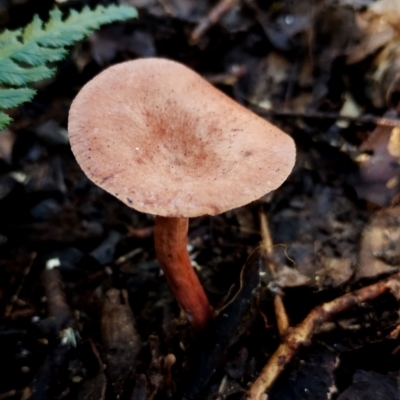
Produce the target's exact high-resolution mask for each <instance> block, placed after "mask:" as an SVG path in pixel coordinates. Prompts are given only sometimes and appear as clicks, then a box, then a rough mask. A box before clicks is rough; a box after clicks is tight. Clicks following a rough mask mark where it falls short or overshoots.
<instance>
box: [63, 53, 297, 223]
mask: <svg viewBox="0 0 400 400" xmlns="http://www.w3.org/2000/svg"><path fill="white" fill-rule="evenodd" d="M68 130H69V135H70V142H71V147H72V151H73V153H74V155H75V157H76V159H77V161H78V163H79V164H80V166H81V168H82V169H83V171H84V172H85V173H86V175H87V176H88V177H89V179H91V180H92V181H93V182H94V183H96V184H97V185H98V186H100V187H102V188H103V189H104V190H106V191H107V192H109V193H111V194H112V195H114V196H115V197H117V198H118V199H119V200H121V201H122V202H124V203H125V204H126V205H128V206H129V207H132V208H134V209H136V210H138V211H142V212H145V213H151V214H155V215H161V216H165V217H196V216H201V215H206V214H208V215H215V214H219V213H222V212H224V211H227V210H230V209H232V208H236V207H240V206H242V205H245V204H247V203H249V202H251V201H253V200H256V199H258V198H259V197H261V196H263V195H264V194H266V193H268V192H270V191H271V190H274V189H276V188H277V187H279V186H280V185H281V184H282V183H283V182H284V181H285V179H286V178H287V176H288V175H289V173H290V171H291V170H292V168H293V165H294V161H295V156H296V150H295V146H294V142H293V140H292V139H291V138H290V137H289V136H287V135H286V134H285V133H283V132H282V131H281V130H280V129H278V128H277V127H275V126H273V125H271V124H270V123H269V122H267V121H265V120H263V119H262V118H260V117H258V116H257V115H255V114H254V113H252V112H251V111H249V110H247V109H246V108H244V107H242V106H241V105H239V104H237V103H236V102H234V101H233V100H232V99H230V98H229V97H228V96H226V95H225V94H223V93H222V92H220V91H219V90H217V89H216V88H214V87H213V86H212V85H210V84H209V83H208V82H207V81H205V80H204V79H203V78H202V77H200V76H199V75H198V74H197V73H195V72H194V71H192V70H191V69H189V68H187V67H185V66H184V65H182V64H179V63H177V62H174V61H170V60H166V59H161V58H148V59H139V60H134V61H128V62H124V63H122V64H118V65H114V66H112V67H110V68H108V69H106V70H104V71H103V72H101V73H100V74H99V75H98V76H96V77H95V78H94V79H92V80H91V81H90V82H88V83H87V84H86V85H85V86H84V87H83V88H82V90H81V91H80V92H79V94H78V95H77V97H76V98H75V99H74V101H73V103H72V105H71V110H70V113H69V124H68Z"/></svg>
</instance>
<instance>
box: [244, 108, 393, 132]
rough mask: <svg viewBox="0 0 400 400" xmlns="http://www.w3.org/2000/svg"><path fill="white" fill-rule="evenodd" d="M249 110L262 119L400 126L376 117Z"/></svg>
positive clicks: (390, 120) (317, 112)
mask: <svg viewBox="0 0 400 400" xmlns="http://www.w3.org/2000/svg"><path fill="white" fill-rule="evenodd" d="M249 108H250V109H251V110H253V111H254V112H255V113H257V114H258V115H260V116H263V117H271V116H273V117H292V118H310V119H332V120H338V121H348V122H351V123H355V124H374V125H379V126H389V127H393V128H395V127H396V126H400V119H396V118H386V117H378V116H376V115H360V116H359V117H350V116H345V115H340V114H337V113H334V112H323V111H294V110H284V109H283V110H277V109H270V110H267V109H265V108H262V107H259V106H257V105H255V104H250V105H249Z"/></svg>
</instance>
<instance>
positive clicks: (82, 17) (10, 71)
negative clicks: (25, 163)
mask: <svg viewBox="0 0 400 400" xmlns="http://www.w3.org/2000/svg"><path fill="white" fill-rule="evenodd" d="M136 17H137V11H136V9H135V8H133V7H130V6H126V5H111V6H107V7H106V6H101V5H100V6H97V7H96V8H95V9H93V10H92V9H90V8H88V7H84V8H83V9H82V10H81V11H79V12H78V11H75V10H71V11H70V13H69V15H68V16H67V17H66V18H64V19H63V16H62V13H61V11H60V10H59V9H54V10H52V11H51V12H50V15H49V20H48V21H47V22H46V23H44V22H43V21H42V20H41V19H40V18H39V17H38V16H37V15H36V16H35V17H34V18H33V20H32V22H31V23H30V24H28V25H27V26H26V27H25V28H23V29H17V30H14V31H9V30H6V31H4V32H3V33H2V34H1V35H0V84H1V85H3V86H6V87H7V86H11V87H12V86H14V87H15V86H16V87H18V86H26V85H28V84H29V83H32V82H38V81H40V80H43V79H46V78H49V77H51V76H52V75H54V73H55V69H54V68H51V67H49V65H48V64H49V63H52V62H55V61H59V60H61V59H63V58H64V57H65V56H66V55H67V54H68V50H67V49H66V47H67V46H71V45H72V44H74V43H75V42H77V41H79V40H82V39H83V38H85V37H87V36H89V35H90V34H91V33H92V32H93V31H94V30H95V29H97V28H99V27H100V26H101V25H104V24H108V23H111V22H115V21H123V20H127V19H131V18H136ZM13 90H14V91H13ZM21 90H23V89H1V88H0V129H4V127H5V126H7V124H8V123H9V122H10V121H11V119H10V117H8V116H7V115H6V114H4V113H2V112H1V110H3V109H6V108H10V107H15V106H17V105H19V104H21V103H22V102H25V101H29V100H30V99H31V98H32V97H33V95H34V93H35V91H34V90H33V89H29V88H26V91H21ZM7 96H10V97H9V98H8V97H7ZM11 104H14V105H11Z"/></svg>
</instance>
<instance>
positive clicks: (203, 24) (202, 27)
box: [190, 0, 238, 44]
mask: <svg viewBox="0 0 400 400" xmlns="http://www.w3.org/2000/svg"><path fill="white" fill-rule="evenodd" d="M237 2H238V0H220V1H219V2H218V3H217V4H216V5H215V6H214V7H213V8H212V9H211V11H210V12H209V14H208V15H207V16H206V17H205V18H203V19H202V20H201V21H200V22H199V23H198V24H197V26H196V27H195V28H194V30H193V32H192V34H191V35H190V43H191V44H196V43H197V42H198V41H199V39H200V37H201V36H203V35H204V33H206V32H207V31H208V30H209V29H210V28H211V27H212V26H213V25H214V24H216V23H217V22H218V21H219V20H220V19H221V18H222V17H223V16H224V15H225V14H226V13H227V12H228V11H229V10H230V9H232V8H233V7H234V6H235V5H236V4H237Z"/></svg>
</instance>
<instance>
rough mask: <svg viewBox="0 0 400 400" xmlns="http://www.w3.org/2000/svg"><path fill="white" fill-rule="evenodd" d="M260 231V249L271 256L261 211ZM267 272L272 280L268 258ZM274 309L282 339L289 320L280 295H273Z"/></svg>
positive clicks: (271, 262) (272, 268) (263, 214)
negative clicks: (268, 271)
mask: <svg viewBox="0 0 400 400" xmlns="http://www.w3.org/2000/svg"><path fill="white" fill-rule="evenodd" d="M260 230H261V238H262V239H261V247H262V248H263V249H264V250H265V252H266V253H267V255H269V256H271V254H272V248H273V241H272V236H271V231H270V229H269V225H268V220H267V216H266V215H265V213H264V212H263V211H262V210H261V211H260ZM266 264H267V266H268V268H269V270H270V271H271V275H272V277H273V278H275V277H276V266H275V264H274V263H273V261H272V260H271V257H269V260H268V261H267V262H266ZM274 308H275V316H276V322H277V326H278V331H279V333H280V335H281V336H282V337H283V336H284V335H286V332H287V330H288V328H289V319H288V316H287V314H286V310H285V305H284V304H283V299H282V295H281V294H280V293H275V294H274Z"/></svg>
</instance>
